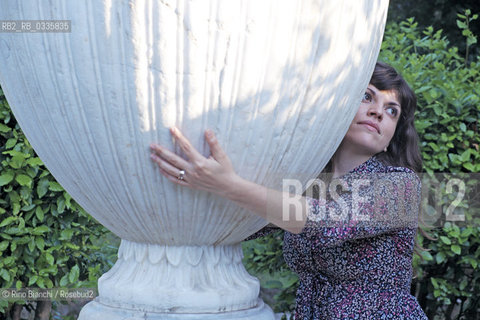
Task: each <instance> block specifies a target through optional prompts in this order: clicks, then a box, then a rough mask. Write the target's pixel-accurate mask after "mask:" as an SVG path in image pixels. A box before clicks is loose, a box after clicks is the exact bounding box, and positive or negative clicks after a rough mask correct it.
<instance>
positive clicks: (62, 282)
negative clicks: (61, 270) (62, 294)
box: [60, 273, 69, 287]
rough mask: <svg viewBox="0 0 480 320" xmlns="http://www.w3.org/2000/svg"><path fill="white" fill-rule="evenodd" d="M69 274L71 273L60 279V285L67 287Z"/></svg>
mask: <svg viewBox="0 0 480 320" xmlns="http://www.w3.org/2000/svg"><path fill="white" fill-rule="evenodd" d="M68 276H69V274H68V273H67V274H65V275H63V277H62V278H61V279H60V287H65V286H66V285H67V284H68Z"/></svg>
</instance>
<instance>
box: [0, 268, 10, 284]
mask: <svg viewBox="0 0 480 320" xmlns="http://www.w3.org/2000/svg"><path fill="white" fill-rule="evenodd" d="M0 277H2V278H3V280H5V281H7V282H9V281H10V273H9V272H8V271H7V270H5V269H0Z"/></svg>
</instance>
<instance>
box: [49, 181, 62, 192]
mask: <svg viewBox="0 0 480 320" xmlns="http://www.w3.org/2000/svg"><path fill="white" fill-rule="evenodd" d="M48 190H50V191H64V190H63V188H62V186H61V185H60V183H58V182H55V181H50V182H49V183H48Z"/></svg>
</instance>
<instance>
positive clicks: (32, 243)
mask: <svg viewBox="0 0 480 320" xmlns="http://www.w3.org/2000/svg"><path fill="white" fill-rule="evenodd" d="M27 246H28V250H30V252H33V250H35V239H34V238H32V239H31V240H30V242H28V245H27Z"/></svg>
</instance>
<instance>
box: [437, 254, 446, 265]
mask: <svg viewBox="0 0 480 320" xmlns="http://www.w3.org/2000/svg"><path fill="white" fill-rule="evenodd" d="M445 258H446V256H445V253H443V252H438V253H437V254H436V255H435V261H437V264H441V263H442V262H443V261H445Z"/></svg>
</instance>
